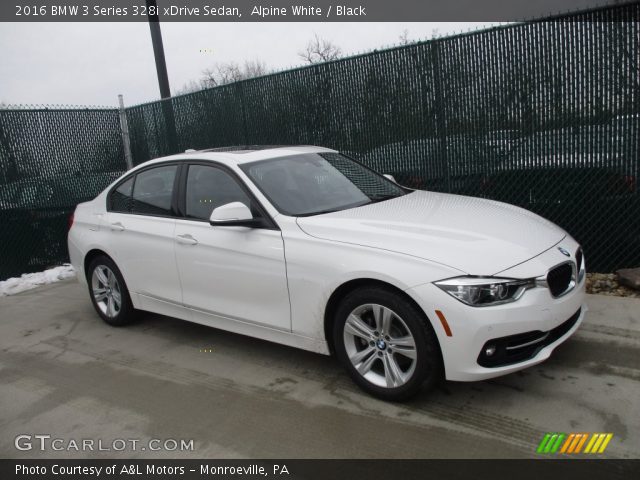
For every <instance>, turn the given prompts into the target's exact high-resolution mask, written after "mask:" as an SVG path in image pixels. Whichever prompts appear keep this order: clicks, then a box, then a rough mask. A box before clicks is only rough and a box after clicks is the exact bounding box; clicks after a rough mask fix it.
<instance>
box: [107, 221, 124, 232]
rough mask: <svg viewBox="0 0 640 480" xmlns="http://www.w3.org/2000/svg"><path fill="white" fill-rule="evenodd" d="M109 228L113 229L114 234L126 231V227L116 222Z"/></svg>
mask: <svg viewBox="0 0 640 480" xmlns="http://www.w3.org/2000/svg"><path fill="white" fill-rule="evenodd" d="M109 228H111V230H113V231H114V232H121V231H123V230H124V225H122V224H121V223H120V222H115V223H112V224H111V225H110V226H109Z"/></svg>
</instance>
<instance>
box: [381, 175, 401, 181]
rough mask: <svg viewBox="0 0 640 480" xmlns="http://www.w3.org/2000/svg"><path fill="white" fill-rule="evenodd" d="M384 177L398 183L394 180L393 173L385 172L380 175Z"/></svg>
mask: <svg viewBox="0 0 640 480" xmlns="http://www.w3.org/2000/svg"><path fill="white" fill-rule="evenodd" d="M382 176H383V177H384V178H386V179H387V180H391V181H392V182H393V183H398V182H396V179H395V177H394V176H393V175H391V174H390V173H385V174H384V175H382Z"/></svg>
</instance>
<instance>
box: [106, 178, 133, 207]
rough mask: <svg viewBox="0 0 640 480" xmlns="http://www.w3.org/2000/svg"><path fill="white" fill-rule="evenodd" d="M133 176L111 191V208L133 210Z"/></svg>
mask: <svg viewBox="0 0 640 480" xmlns="http://www.w3.org/2000/svg"><path fill="white" fill-rule="evenodd" d="M133 178H134V177H131V178H129V179H128V180H127V181H125V182H123V183H121V184H120V186H119V187H118V188H116V189H115V190H114V191H113V192H112V193H111V205H110V207H111V210H112V211H114V212H130V211H131V201H132V198H131V194H132V193H133Z"/></svg>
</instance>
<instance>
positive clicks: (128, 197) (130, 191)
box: [109, 165, 178, 216]
mask: <svg viewBox="0 0 640 480" xmlns="http://www.w3.org/2000/svg"><path fill="white" fill-rule="evenodd" d="M177 170H178V166H177V165H166V166H162V167H155V168H150V169H148V170H144V171H142V172H140V173H138V174H137V175H132V176H131V177H130V178H128V179H127V180H125V181H124V182H122V183H121V184H120V185H118V187H117V188H116V189H115V190H113V191H112V192H111V196H110V198H109V210H111V211H112V212H122V213H138V214H142V215H163V216H164V215H171V214H172V211H171V200H172V197H173V184H174V180H175V177H176V172H177Z"/></svg>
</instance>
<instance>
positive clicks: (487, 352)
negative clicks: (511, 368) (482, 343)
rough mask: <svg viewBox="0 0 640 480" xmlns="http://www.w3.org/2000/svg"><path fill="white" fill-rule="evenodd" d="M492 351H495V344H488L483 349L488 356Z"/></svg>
mask: <svg viewBox="0 0 640 480" xmlns="http://www.w3.org/2000/svg"><path fill="white" fill-rule="evenodd" d="M494 353H496V347H495V345H489V346H488V347H487V348H485V349H484V354H485V355H486V356H487V357H490V356H491V355H493V354H494Z"/></svg>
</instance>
